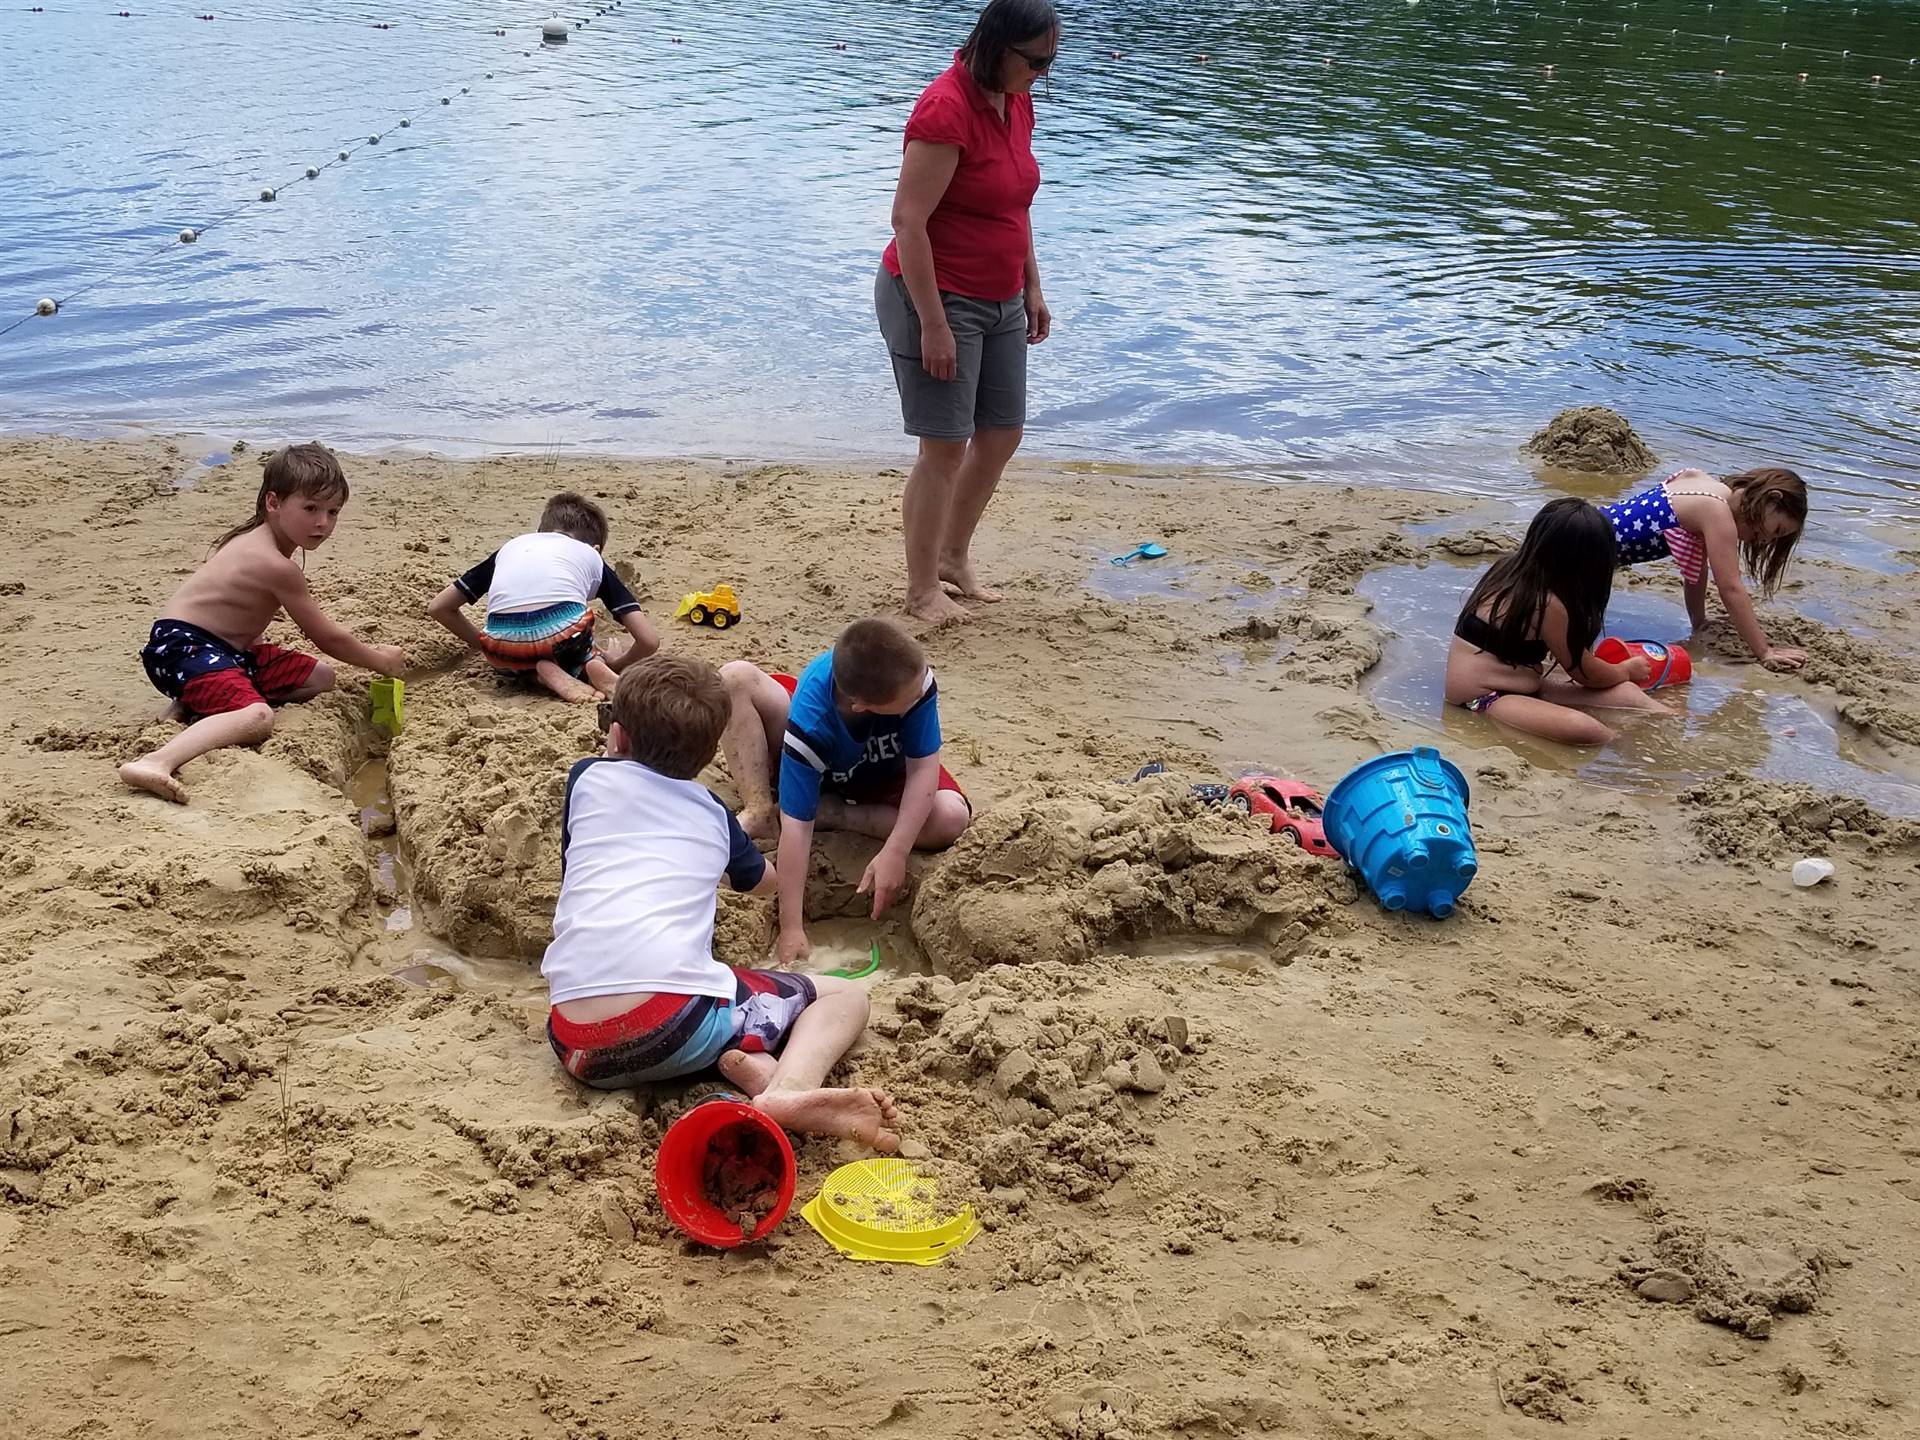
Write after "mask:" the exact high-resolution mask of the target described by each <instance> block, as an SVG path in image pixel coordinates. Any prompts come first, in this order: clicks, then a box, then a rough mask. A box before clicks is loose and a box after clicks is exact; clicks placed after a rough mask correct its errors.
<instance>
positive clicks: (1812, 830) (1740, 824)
mask: <svg viewBox="0 0 1920 1440" xmlns="http://www.w3.org/2000/svg"><path fill="white" fill-rule="evenodd" d="M1680 803H1681V804H1682V805H1683V806H1685V807H1686V814H1687V823H1688V824H1689V825H1690V826H1691V827H1692V828H1693V832H1694V834H1695V835H1697V836H1698V837H1699V839H1700V842H1701V845H1702V846H1703V847H1704V848H1705V849H1706V851H1707V853H1708V854H1710V855H1714V856H1717V857H1719V858H1720V859H1723V860H1747V861H1770V860H1780V859H1785V858H1789V857H1797V856H1801V855H1815V854H1824V853H1826V852H1827V851H1828V850H1830V849H1831V848H1832V847H1833V846H1836V845H1844V844H1849V843H1850V844H1854V845H1858V846H1861V847H1862V848H1863V849H1865V850H1866V851H1868V852H1869V853H1883V852H1885V853H1893V854H1898V855H1908V856H1916V857H1920V825H1916V824H1915V823H1914V822H1913V821H1910V820H1898V819H1894V818H1892V817H1891V816H1887V815H1883V814H1881V813H1880V812H1879V811H1878V810H1875V809H1874V808H1873V807H1872V806H1870V805H1868V804H1867V803H1866V801H1864V800H1855V799H1852V798H1850V797H1848V796H1844V795H1830V794H1828V793H1826V792H1825V791H1820V790H1815V789H1814V788H1813V787H1812V786H1811V785H1783V784H1780V783H1779V782H1777V781H1773V780H1760V779H1757V778H1755V777H1754V776H1752V775H1745V774H1741V773H1739V772H1737V771H1735V772H1729V773H1728V774H1725V775H1722V776H1720V777H1719V778H1718V779H1714V780H1708V781H1705V782H1704V783H1702V784H1699V785H1695V786H1693V787H1692V788H1690V789H1688V790H1685V791H1683V792H1682V793H1681V795H1680Z"/></svg>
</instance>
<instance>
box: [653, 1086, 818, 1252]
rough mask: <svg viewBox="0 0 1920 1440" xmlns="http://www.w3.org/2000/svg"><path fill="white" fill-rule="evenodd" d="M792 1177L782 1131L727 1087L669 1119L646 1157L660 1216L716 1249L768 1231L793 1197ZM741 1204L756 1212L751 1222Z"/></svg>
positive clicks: (789, 1149) (788, 1146)
mask: <svg viewBox="0 0 1920 1440" xmlns="http://www.w3.org/2000/svg"><path fill="white" fill-rule="evenodd" d="M794 1181H795V1173H794V1164H793V1146H792V1144H791V1143H790V1142H789V1141H788V1140H787V1134H786V1132H785V1131H784V1130H782V1129H781V1128H780V1127H779V1126H778V1125H777V1124H775V1123H774V1122H773V1121H772V1120H769V1119H768V1118H767V1117H766V1116H765V1115H763V1114H761V1113H760V1111H758V1110H756V1109H754V1108H753V1106H751V1105H749V1104H747V1103H746V1102H745V1101H743V1100H741V1099H740V1098H739V1097H738V1096H734V1095H713V1096H709V1097H708V1098H707V1099H705V1100H702V1101H701V1102H700V1103H699V1104H698V1105H696V1106H694V1107H693V1109H691V1110H689V1111H688V1112H687V1113H686V1114H684V1115H682V1116H681V1117H680V1118H679V1119H678V1120H676V1121H674V1122H673V1124H672V1125H671V1126H670V1127H669V1128H668V1130H667V1133H666V1134H665V1135H663V1136H662V1137H661V1139H660V1154H659V1156H658V1157H657V1158H656V1159H655V1160H654V1165H653V1185H654V1190H655V1191H656V1193H658V1195H659V1196H660V1208H661V1209H662V1210H665V1211H666V1212H667V1218H668V1219H669V1220H671V1221H673V1223H674V1224H675V1225H677V1226H678V1227H679V1228H680V1230H681V1231H682V1232H683V1233H685V1234H687V1235H690V1236H691V1237H693V1238H694V1239H695V1240H698V1241H699V1242H700V1243H701V1244H702V1245H712V1246H715V1247H717V1248H718V1249H722V1250H730V1249H732V1248H733V1247H734V1246H736V1245H744V1244H746V1243H747V1242H748V1241H749V1240H764V1239H765V1238H766V1237H767V1236H769V1235H771V1234H772V1233H773V1232H774V1230H775V1229H776V1228H778V1226H779V1224H780V1222H781V1221H782V1220H784V1219H786V1218H787V1207H788V1206H789V1205H791V1204H793V1187H794ZM742 1210H746V1211H750V1212H751V1213H753V1214H756V1215H758V1216H759V1217H760V1219H759V1223H757V1224H756V1225H754V1226H753V1227H752V1228H751V1229H750V1230H743V1229H742V1227H741V1224H740V1214H741V1212H742Z"/></svg>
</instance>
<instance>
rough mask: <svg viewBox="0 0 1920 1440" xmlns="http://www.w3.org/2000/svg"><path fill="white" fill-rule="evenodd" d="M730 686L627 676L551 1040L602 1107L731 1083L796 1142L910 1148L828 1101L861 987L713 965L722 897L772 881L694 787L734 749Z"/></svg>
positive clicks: (554, 978) (570, 820) (569, 912)
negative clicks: (674, 1089) (617, 1093)
mask: <svg viewBox="0 0 1920 1440" xmlns="http://www.w3.org/2000/svg"><path fill="white" fill-rule="evenodd" d="M727 716H728V705H727V692H726V687H725V686H724V685H723V684H722V683H721V681H720V676H719V673H718V672H717V671H715V670H714V668H713V667H712V666H711V665H707V664H705V663H703V662H702V661H699V660H695V659H692V658H689V657H686V656H673V655H659V656H655V657H653V658H651V659H647V660H642V661H641V662H639V663H638V664H637V665H634V666H633V667H632V668H631V669H629V670H628V671H627V672H626V673H625V674H624V675H622V676H621V677H620V682H619V685H618V686H617V688H616V689H615V691H614V697H613V723H612V725H611V726H610V727H609V729H608V733H607V750H606V754H605V755H603V756H595V757H592V758H590V759H586V760H582V761H580V763H579V764H577V765H575V766H574V767H573V770H572V771H571V772H570V773H569V774H568V776H567V791H566V800H565V802H564V806H563V809H562V811H561V822H560V837H561V838H560V876H561V878H560V903H559V905H558V906H557V907H556V908H555V910H554V914H553V943H552V944H550V945H548V946H547V953H546V958H545V959H544V960H543V961H542V962H541V965H540V973H541V974H543V975H545V976H546V979H547V985H548V990H549V1003H550V1005H551V1007H552V1008H551V1010H550V1011H549V1013H548V1016H547V1038H548V1039H549V1040H550V1041H551V1042H552V1044H553V1052H554V1054H556V1055H557V1056H559V1057H560V1063H561V1064H562V1065H563V1066H565V1067H566V1070H567V1073H568V1074H569V1075H572V1076H573V1077H574V1078H575V1079H576V1080H579V1081H581V1082H583V1083H585V1084H587V1085H592V1086H594V1087H595V1088H597V1089H602V1090H619V1089H625V1088H627V1087H628V1086H632V1085H640V1084H645V1083H648V1082H651V1081H657V1080H674V1079H679V1078H681V1077H682V1076H688V1075H694V1074H698V1073H699V1072H700V1071H703V1070H706V1069H707V1068H709V1067H710V1066H714V1065H716V1064H717V1065H718V1067H719V1071H720V1074H721V1075H723V1076H724V1077H726V1079H727V1080H728V1081H729V1082H731V1083H732V1084H733V1085H734V1086H735V1087H736V1088H738V1089H739V1090H741V1091H742V1092H744V1093H745V1094H746V1095H747V1096H748V1097H749V1098H750V1099H751V1100H752V1102H753V1103H754V1104H755V1105H756V1106H758V1107H759V1108H760V1109H761V1110H762V1111H764V1112H765V1113H766V1114H767V1115H768V1116H770V1117H771V1118H772V1119H774V1120H775V1121H777V1122H778V1123H779V1124H780V1125H782V1126H784V1127H785V1128H786V1129H788V1130H796V1131H801V1132H803V1133H807V1134H814V1135H838V1136H843V1137H846V1138H849V1139H854V1140H859V1141H862V1142H864V1143H866V1144H868V1145H871V1146H873V1147H874V1148H875V1149H876V1150H894V1149H896V1148H898V1146H899V1143H900V1141H899V1136H898V1135H897V1134H896V1133H895V1126H896V1124H897V1123H898V1121H897V1119H896V1117H895V1114H894V1109H893V1101H892V1100H891V1099H890V1098H889V1097H888V1096H887V1095H886V1094H885V1093H884V1092H883V1091H879V1090H871V1089H866V1088H860V1087H853V1088H828V1087H827V1086H826V1084H825V1081H826V1076H827V1072H828V1071H829V1070H831V1069H832V1068H833V1067H834V1065H835V1064H836V1063H838V1061H839V1060H840V1057H841V1056H843V1055H844V1054H846V1053H847V1050H848V1048H849V1047H851V1046H852V1044H853V1043H854V1041H856V1040H858V1039H859V1038H860V1034H861V1032H862V1031H863V1030H865V1029H866V1024H867V995H866V991H865V990H863V989H862V988H861V987H860V986H859V985H857V984H855V983H854V982H852V981H850V980H839V979H835V978H833V977H832V976H825V975H822V976H812V975H799V974H787V973H784V972H781V971H775V970H737V969H732V968H729V967H728V966H726V965H723V964H721V963H720V962H719V961H717V960H715V959H714V958H713V925H714V890H715V887H716V886H717V885H718V884H719V881H720V877H721V876H722V875H723V874H724V875H725V876H726V877H727V879H728V881H729V882H730V883H731V884H732V886H733V888H734V889H735V890H744V891H747V892H749V893H752V894H762V893H764V892H765V891H767V890H769V889H771V888H772V887H773V886H774V884H775V883H776V881H775V874H774V869H773V867H772V866H771V865H769V864H767V862H766V860H765V859H764V858H763V857H762V856H761V854H760V852H759V851H758V850H756V849H755V848H754V846H753V844H752V842H751V841H749V840H748V839H747V837H746V835H745V834H744V833H742V831H741V829H740V826H739V824H738V823H737V822H736V821H735V820H734V818H733V816H732V814H731V813H729V811H728V810H727V808H726V806H724V805H722V804H721V803H720V801H719V800H718V799H717V798H716V797H715V796H714V795H713V793H712V792H711V791H709V790H706V789H703V788H702V787H701V786H700V785H699V784H698V783H697V782H696V781H695V779H694V777H695V776H696V775H698V774H699V773H700V772H701V770H702V769H704V768H705V767H706V765H707V763H708V762H709V761H710V760H712V759H713V752H714V750H715V749H716V748H717V747H718V745H719V743H720V732H721V731H722V730H723V729H724V728H725V727H726V724H727Z"/></svg>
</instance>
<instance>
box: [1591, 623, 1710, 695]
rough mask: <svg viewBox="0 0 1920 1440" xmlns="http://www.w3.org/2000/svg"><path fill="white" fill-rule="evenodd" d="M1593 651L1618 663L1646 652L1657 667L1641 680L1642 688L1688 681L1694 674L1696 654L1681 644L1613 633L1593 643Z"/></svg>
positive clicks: (1601, 657) (1680, 683) (1611, 662)
mask: <svg viewBox="0 0 1920 1440" xmlns="http://www.w3.org/2000/svg"><path fill="white" fill-rule="evenodd" d="M1593 653H1594V654H1595V655H1596V656H1598V657H1599V658H1600V659H1602V660H1605V661H1606V662H1607V663H1608V664H1610V665H1618V664H1620V663H1621V662H1623V661H1625V660H1628V659H1631V658H1632V657H1633V656H1635V655H1644V656H1646V657H1647V663H1648V664H1650V665H1651V666H1653V671H1652V673H1651V674H1649V675H1648V676H1647V678H1646V679H1644V680H1642V681H1641V682H1640V688H1641V689H1642V690H1658V689H1659V688H1660V687H1661V686H1663V685H1684V684H1686V683H1687V681H1689V680H1691V679H1692V678H1693V658H1692V657H1691V656H1690V655H1688V654H1687V652H1686V647H1684V646H1681V645H1662V644H1661V643H1660V642H1659V641H1658V640H1616V639H1615V638H1614V637H1613V636H1611V635H1609V636H1608V637H1607V638H1606V639H1604V640H1602V641H1601V642H1600V643H1599V644H1598V645H1596V646H1594V647H1593Z"/></svg>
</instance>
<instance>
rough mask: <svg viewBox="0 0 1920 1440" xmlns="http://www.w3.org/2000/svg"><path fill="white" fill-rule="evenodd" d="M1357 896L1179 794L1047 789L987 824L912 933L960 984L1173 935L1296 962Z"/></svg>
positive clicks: (1150, 788)
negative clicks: (1001, 969)
mask: <svg viewBox="0 0 1920 1440" xmlns="http://www.w3.org/2000/svg"><path fill="white" fill-rule="evenodd" d="M1351 893H1352V892H1351V887H1349V886H1348V885H1347V882H1346V881H1345V880H1344V879H1343V878H1342V877H1341V874H1340V871H1339V870H1338V868H1337V867H1335V866H1331V865H1328V864H1326V863H1325V862H1324V861H1320V860H1315V859H1311V858H1309V857H1307V856H1305V855H1303V854H1302V853H1301V852H1300V851H1299V849H1298V848H1297V847H1295V846H1293V845H1291V844H1289V843H1287V842H1286V841H1285V840H1282V839H1277V838H1275V837H1274V836H1272V835H1270V834H1266V833H1263V832H1262V831H1261V830H1260V828H1259V827H1258V825H1257V824H1256V823H1255V822H1251V821H1248V820H1244V819H1242V818H1240V817H1239V816H1237V815H1234V814H1232V813H1230V812H1227V811H1224V810H1218V809H1214V808H1212V807H1210V806H1206V805H1203V804H1201V803H1200V802H1199V801H1197V800H1195V799H1194V798H1193V797H1192V795H1191V794H1190V793H1189V792H1188V790H1187V788H1186V786H1185V785H1183V784H1181V783H1179V782H1178V781H1174V780H1170V779H1156V780H1149V781H1146V782H1144V783H1142V784H1140V785H1138V786H1123V785H1114V784H1109V785H1102V786H1085V787H1080V786H1067V785H1058V784H1042V785H1039V786H1036V787H1034V788H1033V789H1030V790H1027V791H1024V792H1022V793H1020V794H1018V795H1016V796H1014V797H1012V798H1010V799H1008V800H1006V801H1004V802H1002V803H1001V804H999V805H996V806H995V807H994V808H993V809H992V810H990V811H988V812H987V813H986V814H984V815H982V816H980V818H979V819H978V820H977V821H976V822H975V823H974V825H973V827H972V828H971V829H970V830H968V831H967V833H966V834H965V835H964V836H962V837H961V840H960V843H959V844H958V845H956V846H955V847H954V848H953V850H952V851H951V852H950V853H949V854H948V855H947V856H946V857H945V859H944V860H943V861H942V862H941V863H940V864H939V865H937V866H934V867H932V868H931V869H930V870H929V871H928V873H927V875H926V878H925V879H924V880H923V881H922V883H921V885H920V888H919V892H918V894H917V895H916V897H915V899H914V905H913V933H914V938H915V939H916V940H918V941H919V943H920V947H921V948H922V949H923V950H924V951H925V952H926V955H927V958H928V959H929V960H931V961H932V962H933V965H934V967H935V968H936V969H937V970H939V971H941V972H942V973H943V974H946V975H951V976H954V977H956V978H965V977H966V976H969V975H972V974H975V973H976V972H978V971H980V970H982V969H984V968H985V967H987V966H989V965H999V964H1011V965H1024V964H1031V963H1035V962H1040V961H1065V962H1072V961H1078V960H1084V959H1086V958H1087V957H1088V956H1089V955H1092V954H1093V953H1094V952H1095V951H1096V950H1098V949H1100V948H1102V947H1108V946H1116V945H1117V946H1126V945H1130V944H1137V943H1139V942H1141V941H1144V940H1148V939H1151V938H1152V937H1153V936H1155V935H1161V934H1188V935H1213V936H1221V937H1227V938H1231V939H1236V940H1252V941H1255V942H1258V943H1259V944H1260V945H1262V946H1265V947H1268V948H1270V949H1271V950H1272V952H1273V953H1274V954H1276V955H1280V956H1285V955H1288V954H1291V953H1292V951H1293V950H1294V949H1295V948H1296V947H1297V946H1298V945H1299V944H1300V942H1301V941H1302V940H1303V939H1305V938H1306V936H1307V934H1308V933H1309V932H1310V931H1312V930H1315V929H1318V928H1319V927H1321V926H1323V925H1325V924H1326V923H1327V922H1328V921H1329V920H1330V919H1331V917H1332V914H1333V907H1334V904H1335V902H1336V900H1344V899H1346V898H1350V896H1351Z"/></svg>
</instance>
